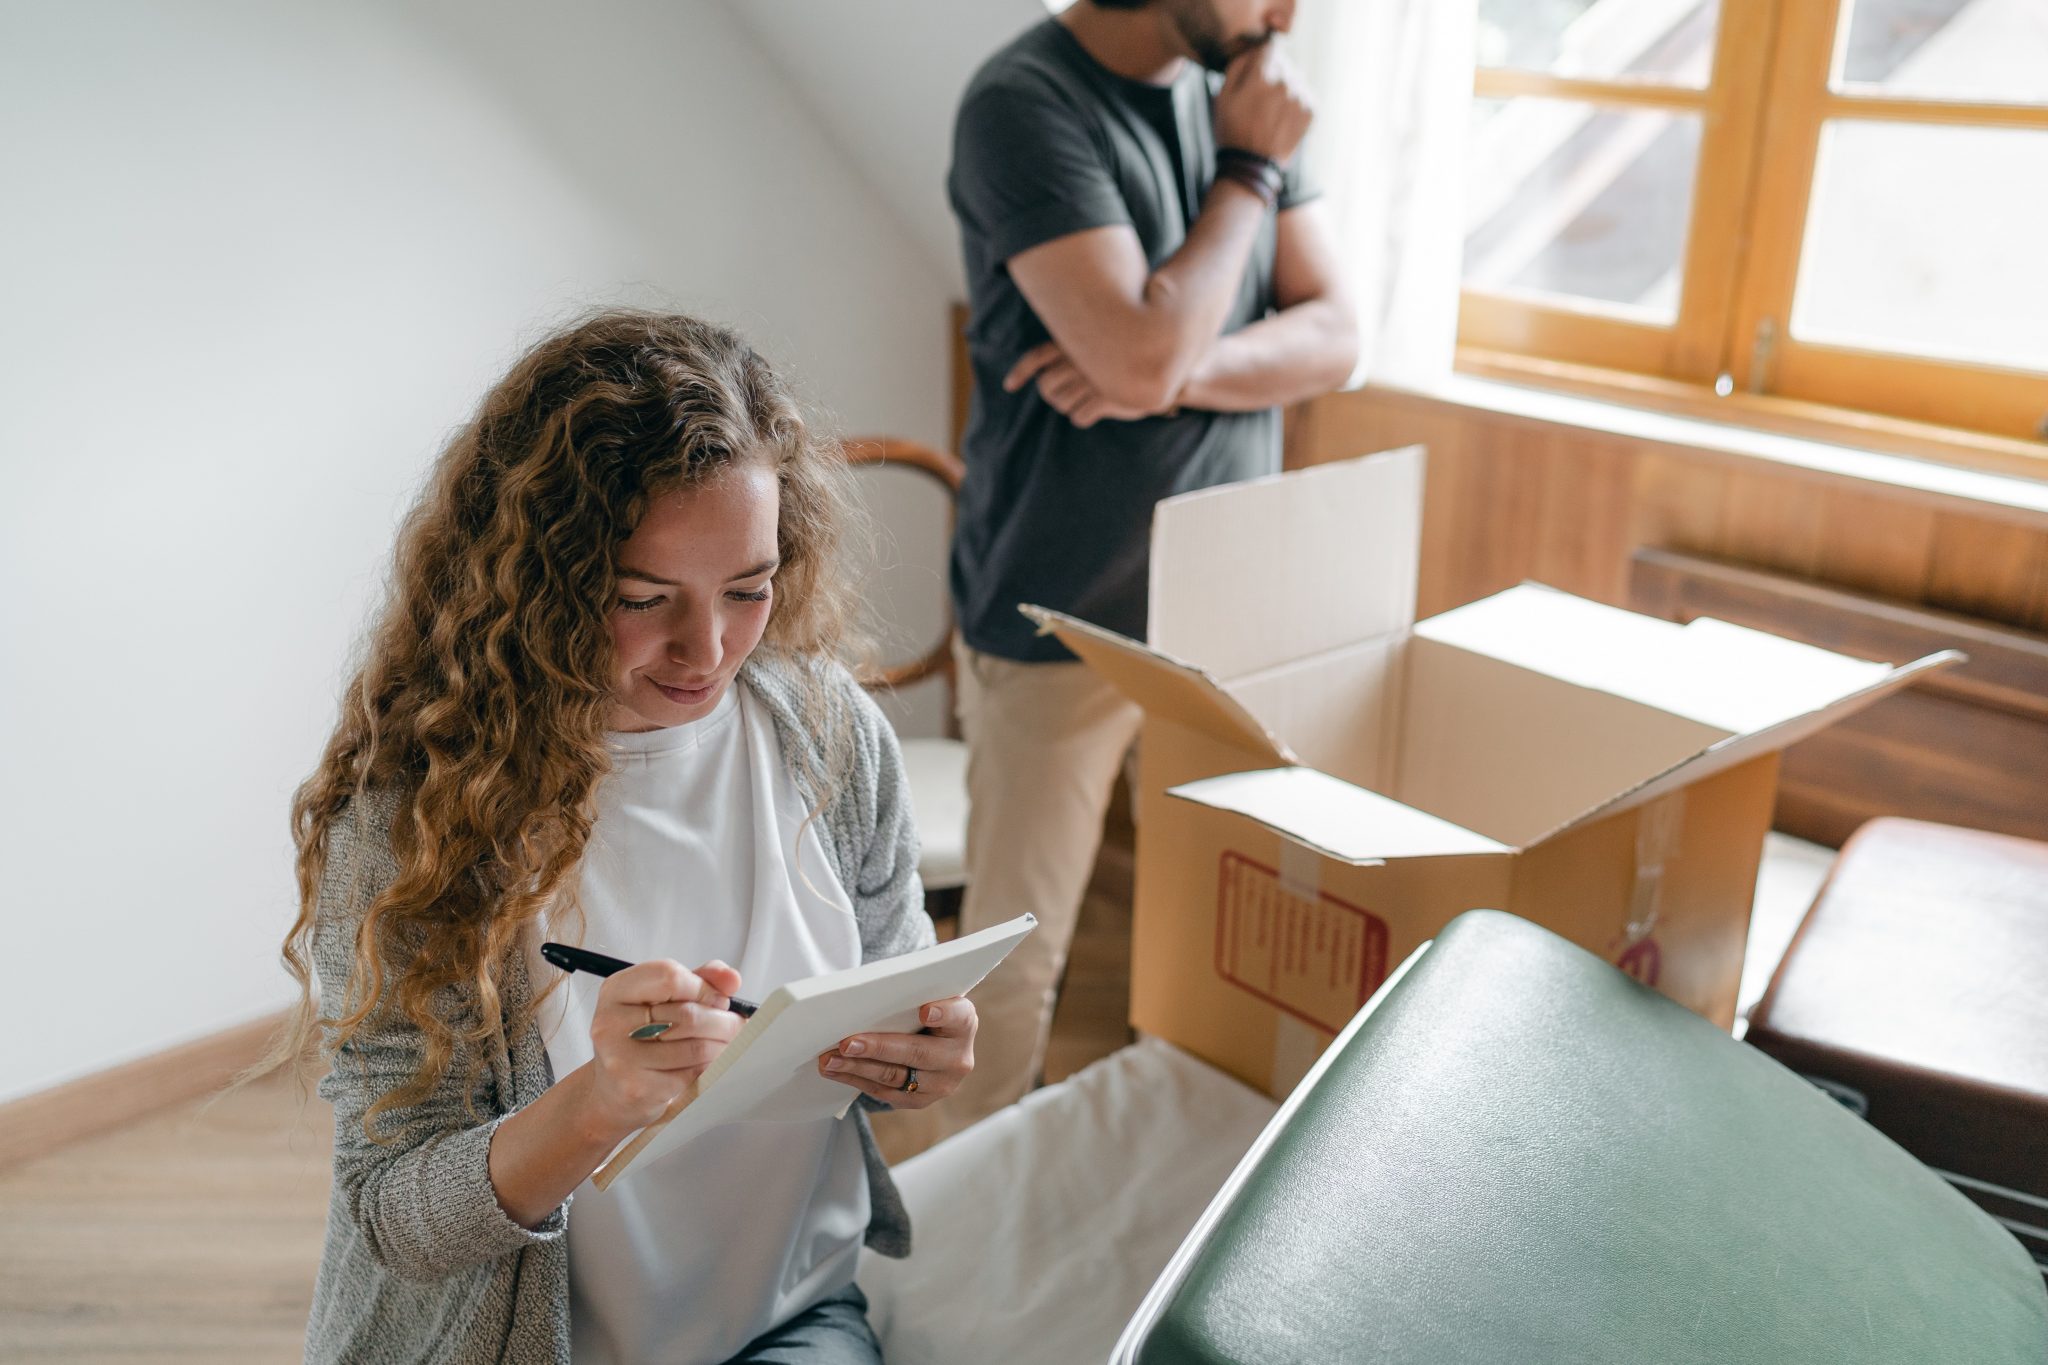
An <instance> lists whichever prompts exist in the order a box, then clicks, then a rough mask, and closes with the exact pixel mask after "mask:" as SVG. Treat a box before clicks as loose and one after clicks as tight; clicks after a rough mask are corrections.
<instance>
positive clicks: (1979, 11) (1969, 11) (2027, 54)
mask: <svg viewBox="0 0 2048 1365" xmlns="http://www.w3.org/2000/svg"><path fill="white" fill-rule="evenodd" d="M1844 11H1845V16H1846V17H1845V20H1844V22H1845V23H1847V25H1848V31H1847V34H1846V35H1845V38H1844V41H1843V44H1842V80H1843V82H1844V83H1846V84H1856V85H1870V86H1876V87H1878V88H1879V89H1881V90H1883V91H1884V92H1885V93H1886V94H1890V95H1908V96H1917V97H1919V98H1922V99H1952V100H1991V101H1997V102H2000V103H2008V104H2048V0H1845V3H1844Z"/></svg>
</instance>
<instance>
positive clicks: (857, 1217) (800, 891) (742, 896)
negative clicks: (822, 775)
mask: <svg viewBox="0 0 2048 1365" xmlns="http://www.w3.org/2000/svg"><path fill="white" fill-rule="evenodd" d="M610 738H611V741H612V746H613V749H614V751H615V752H614V770H613V772H612V774H611V776H610V777H608V778H607V779H606V780H605V783H604V785H603V787H602V788H601V790H600V792H599V812H598V818H597V824H596V827H595V829H594V831H593V832H592V835H591V839H590V844H589V846H588V848H587V850H586V851H585V853H584V857H583V866H582V875H581V880H580V883H579V886H578V898H579V901H580V903H581V906H582V911H583V932H582V936H581V942H582V945H583V946H584V947H587V948H590V949H593V950H595V951H597V952H602V953H609V954H610V955H612V956H613V957H621V958H625V959H627V960H628V961H633V962H637V961H641V960H643V959H646V958H654V957H665V958H674V959H675V960H677V961H679V962H681V963H683V964H684V965H685V966H689V967H695V966H698V965H699V964H701V963H704V962H707V961H709V960H711V959H712V958H718V959H720V960H722V961H724V962H728V963H730V964H732V965H733V966H734V967H736V968H738V969H739V972H740V977H741V993H742V994H744V995H747V996H749V997H751V998H753V999H757V1000H758V999H760V998H761V997H762V996H764V995H766V994H767V993H768V992H770V991H772V990H774V989H775V987H777V986H779V985H782V984H783V983H785V982H788V981H794V980H799V979H801V978H803V977H807V976H815V975H817V974H818V973H820V972H831V971H840V970H843V969H845V968H848V967H855V966H858V965H860V952H861V950H860V931H859V928H858V926H857V925H856V924H855V922H854V918H853V908H852V905H851V904H850V903H849V902H848V900H847V897H846V893H845V891H844V890H843V889H842V888H841V886H840V885H839V879H838V877H837V875H836V873H835V872H834V870H833V868H832V866H831V863H830V860H829V859H828V858H827V857H826V856H825V852H824V848H823V846H822V845H821V844H820V842H819V840H818V836H817V834H816V832H815V830H814V829H812V828H807V827H806V826H805V821H804V816H805V813H806V807H805V805H804V802H803V799H802V797H801V795H800V794H799V793H798V791H797V787H796V783H795V780H794V778H792V777H791V775H790V773H789V772H788V770H787V768H786V767H785V766H784V764H783V762H782V756H781V752H780V749H779V747H778V745H777V743H776V736H775V726H774V721H773V719H772V718H771V717H770V716H769V714H768V712H767V709H766V708H765V707H764V706H763V705H762V704H761V702H760V701H759V700H758V699H757V698H755V697H754V696H753V695H752V694H751V693H750V692H748V690H747V689H746V688H745V687H744V686H740V685H731V686H728V688H727V690H726V694H725V696H724V698H723V699H721V700H720V702H719V703H718V706H717V707H716V708H715V709H714V710H713V711H712V713H711V714H710V715H708V716H706V717H704V718H703V719H702V720H699V721H694V722H692V723H691V724H689V725H679V726H676V727H674V728H671V729H666V730H652V731H647V732H645V733H640V734H614V735H612V736H611V737H610ZM799 858H800V859H801V862H800V864H799V863H798V861H797V860H798V859H799ZM562 927H563V928H564V930H565V931H566V930H567V928H568V927H567V926H562ZM538 945H539V938H538V937H536V938H535V940H534V943H533V945H532V947H533V950H534V958H533V960H534V963H535V965H534V967H533V971H534V973H535V976H534V980H535V981H536V982H537V983H541V984H545V983H546V982H547V981H548V980H549V979H550V978H551V977H555V976H559V973H558V972H557V971H556V969H555V968H553V967H550V966H547V965H545V964H544V963H541V962H540V960H539V958H538V955H537V949H538ZM602 984H603V983H602V982H601V981H600V980H599V978H597V977H593V976H589V975H586V974H583V973H577V974H575V975H573V976H570V977H567V978H565V979H563V980H561V981H560V982H558V983H557V984H556V986H555V994H554V995H553V996H551V997H550V998H549V999H548V1000H547V1001H546V1002H545V1003H544V1005H543V1008H542V1013H541V1026H542V1029H543V1034H544V1036H545V1037H546V1039H547V1049H548V1060H549V1061H550V1062H551V1063H553V1065H554V1071H555V1075H556V1076H557V1077H561V1076H565V1075H567V1074H568V1073H569V1072H570V1071H572V1070H574V1069H575V1068H576V1067H579V1066H581V1065H583V1064H584V1063H585V1062H588V1061H589V1060H590V1059H591V1046H590V1018H591V1013H592V1010H593V1009H594V1008H595V1005H596V1000H597V993H598V989H599V988H600V986H601V985H602ZM867 1222H868V1186H867V1170H866V1166H865V1165H864V1163H863V1159H862V1154H861V1144H860V1135H859V1132H858V1130H857V1129H856V1127H855V1124H854V1120H853V1117H852V1116H851V1115H850V1114H849V1115H848V1116H847V1117H846V1118H843V1119H838V1120H831V1119H826V1120H820V1121H817V1122H807V1123H737V1124H730V1125H727V1126H726V1127H723V1128H718V1129H715V1130H713V1131H711V1132H709V1133H706V1134H704V1135H703V1136H701V1137H699V1138H697V1139H695V1140H694V1141H692V1142H691V1143H689V1144H688V1145H687V1146H685V1147H683V1148H681V1149H680V1150H678V1151H676V1152H673V1153H671V1154H670V1155H668V1156H666V1157H663V1158H661V1159H660V1160H657V1161H656V1162H654V1163H653V1164H652V1165H650V1166H648V1167H646V1168H644V1169H642V1168H639V1167H636V1168H635V1169H634V1170H633V1171H632V1173H631V1174H630V1175H629V1176H628V1177H627V1178H626V1179H624V1180H621V1181H619V1182H618V1183H617V1184H615V1185H613V1186H612V1188H611V1189H610V1190H609V1191H608V1192H606V1191H599V1190H598V1189H597V1188H596V1187H595V1186H593V1185H591V1184H590V1183H589V1182H588V1181H585V1182H584V1183H583V1185H582V1186H581V1187H579V1188H578V1189H577V1191H576V1197H575V1205H574V1208H573V1209H572V1211H571V1214H570V1218H569V1293H570V1301H569V1309H570V1327H571V1335H572V1341H573V1351H574V1358H575V1360H576V1362H577V1365H592V1363H593V1362H595V1363H596V1365H612V1363H613V1362H616V1363H617V1365H627V1363H628V1362H640V1361H650V1360H661V1361H721V1360H725V1359H727V1358H728V1357H730V1356H732V1355H734V1354H736V1353H737V1352H738V1351H739V1350H740V1348H742V1347H743V1346H745V1345H746V1344H747V1343H748V1342H749V1341H752V1340H753V1339H754V1338H755V1337H757V1336H759V1335H760V1334H761V1333H763V1332H765V1331H767V1330H768V1329H769V1328H770V1327H773V1326H775V1325H776V1324H778V1323H781V1322H783V1321H786V1320H787V1319H789V1318H791V1317H793V1316H795V1315H796V1314H797V1313H799V1312H802V1311H803V1310H804V1309H805V1308H808V1307H809V1306H810V1305H811V1304H813V1303H815V1302H817V1301H818V1300H819V1299H821V1298H823V1297H824V1296H825V1295H827V1294H830V1293H834V1292H836V1291H837V1290H840V1289H843V1288H844V1287H845V1286H847V1285H848V1284H850V1283H852V1281H853V1271H854V1263H855V1260H856V1258H857V1257H858V1255H859V1252H860V1246H861V1240H862V1238H863V1236H864V1235H865V1233H866V1231H867Z"/></svg>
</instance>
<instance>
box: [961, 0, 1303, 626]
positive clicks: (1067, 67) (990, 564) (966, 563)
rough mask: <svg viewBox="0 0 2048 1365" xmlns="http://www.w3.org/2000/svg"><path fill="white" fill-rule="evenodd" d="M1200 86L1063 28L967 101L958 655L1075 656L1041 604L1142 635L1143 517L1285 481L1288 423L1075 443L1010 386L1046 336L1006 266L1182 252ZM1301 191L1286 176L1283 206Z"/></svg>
mask: <svg viewBox="0 0 2048 1365" xmlns="http://www.w3.org/2000/svg"><path fill="white" fill-rule="evenodd" d="M1211 91H1212V84H1211V77H1210V75H1209V73H1207V72H1206V71H1203V70H1202V69H1200V68H1199V67H1197V66H1196V65H1195V64H1194V63H1192V62H1190V63H1188V64H1187V67H1186V69H1185V70H1184V71H1183V72H1182V73H1181V75H1180V77H1179V78H1178V79H1177V80H1176V81H1175V82H1174V83H1173V84H1172V85H1171V86H1154V85H1146V84H1144V83H1142V82H1139V81H1133V80H1128V79H1126V78H1124V77H1122V76H1119V75H1117V74H1115V73H1114V72H1111V71H1109V70H1107V69H1106V68H1104V67H1103V66H1102V65H1101V64H1100V63H1098V62H1096V61H1095V59H1094V58H1093V57H1091V56H1089V55H1088V52H1087V50H1086V49H1085V48H1083V47H1082V46H1081V44H1080V42H1079V40H1078V39H1076V38H1075V37H1074V36H1073V34H1072V33H1070V32H1068V31H1067V29H1066V28H1065V26H1064V25H1062V24H1060V23H1058V22H1057V21H1055V20H1050V19H1049V20H1046V21H1045V22H1044V23H1041V24H1038V25H1037V26H1035V27H1033V28H1031V29H1029V30H1028V31H1026V32H1025V33H1023V34H1022V35H1021V36H1019V37H1018V38H1017V39H1016V40H1015V41H1014V42H1012V43H1011V44H1010V45H1009V46H1008V47H1005V48H1004V49H1003V50H1002V51H1000V52H998V53H996V54H995V56H993V57H991V58H990V59H989V60H988V62H987V63H986V64H984V65H983V67H982V68H981V70H980V71H979V72H978V73H977V74H976V75H975V77H974V80H973V82H972V83H971V84H969V86H968V88H967V94H966V95H965V97H964V98H963V99H962V101H961V105H960V114H959V118H958V120H957V121H956V123H955V125H954V130H953V169H952V174H951V176H950V177H949V179H948V183H947V188H948V191H949V193H950V195H951V198H952V201H953V212H954V214H955V215H956V216H957V217H958V218H959V220H960V236H961V243H962V247H963V250H964V254H965V256H966V265H967V289H968V297H969V301H970V310H971V312H970V317H969V321H968V326H967V347H968V355H969V358H970V360H971V362H972V365H973V370H974V393H973V402H972V406H971V407H970V410H969V414H968V419H967V431H966V435H965V437H964V439H963V442H962V444H963V447H964V449H963V451H962V455H963V457H964V459H965V462H966V465H967V481H966V483H965V485H964V486H963V487H962V488H961V490H960V508H959V522H958V529H957V530H956V531H955V533H954V537H953V556H952V582H953V604H954V609H955V611H956V612H957V614H958V617H959V622H960V632H961V635H962V637H963V638H964V639H965V640H966V642H967V643H968V645H970V646H971V647H973V648H974V649H977V650H981V651H983V652H985V653H989V654H995V655H1000V656H1002V657H1004V658H1009V659H1019V660H1026V661H1050V660H1059V659H1071V658H1072V657H1073V656H1072V655H1071V654H1069V653H1068V652H1067V651H1066V649H1065V648H1063V647H1062V646H1061V645H1060V644H1059V643H1058V642H1057V641H1055V640H1053V639H1051V638H1050V637H1045V638H1040V637H1039V636H1038V635H1037V634H1036V632H1035V628H1034V627H1033V626H1032V624H1031V623H1030V621H1028V620H1027V619H1025V617H1024V616H1023V615H1022V614H1021V613H1019V612H1018V610H1017V607H1018V604H1020V603H1024V602H1034V603H1037V604H1038V605H1040V606H1046V607H1053V608H1056V609H1058V610H1060V611H1065V612H1070V613H1072V614H1073V615H1075V616H1079V617H1081V618H1082V619H1083V620H1087V621H1092V622H1094V623H1095V624H1097V625H1102V626H1107V627H1109V628H1110V629H1112V630H1116V631H1121V632H1122V633H1123V634H1125V635H1129V636H1132V637H1133V638H1136V639H1140V640H1142V639H1144V638H1145V607H1146V595H1147V592H1148V590H1149V573H1148V560H1149V553H1150V541H1151V529H1152V508H1153V505H1154V504H1155V503H1157V502H1158V501H1159V500H1160V499H1161V498H1166V497H1171V496H1173V495H1174V494H1176V493H1184V492H1187V491H1189V490H1190V489H1196V488H1208V487H1211V486H1213V485H1215V484H1220V483H1230V482H1234V481H1236V480H1239V479H1248V478H1254V477H1257V476H1258V475H1261V474H1271V473H1274V472H1275V471H1277V470H1278V469H1279V468H1280V412H1279V410H1278V409H1277V408H1268V409H1266V410H1264V411H1260V412H1243V413H1223V412H1197V411H1183V412H1180V413H1178V414H1176V415H1173V416H1169V417H1147V418H1143V419H1141V420H1139V421H1135V422H1118V421H1105V422H1099V423H1097V424H1096V425H1095V426H1093V427H1090V428H1088V429H1086V430H1083V429H1081V428H1079V427H1076V426H1074V425H1073V424H1072V423H1071V422H1069V421H1068V420H1067V419H1066V418H1065V417H1064V416H1062V415H1061V414H1060V413H1059V412H1057V411H1056V410H1054V409H1053V407H1052V406H1051V405H1050V404H1048V403H1047V402H1046V401H1045V400H1044V399H1043V398H1042V397H1040V396H1039V393H1038V390H1037V388H1036V387H1035V386H1026V387H1025V388H1024V389H1023V390H1022V391H1021V392H1018V393H1014V394H1008V393H1004V392H1003V376H1004V375H1005V374H1007V373H1008V372H1009V370H1010V368H1011V367H1012V366H1013V365H1015V364H1016V363H1017V361H1018V360H1019V359H1021V358H1022V357H1023V355H1024V353H1025V352H1026V351H1028V350H1030V349H1031V348H1032V347H1034V346H1036V345H1038V344H1040V343H1041V342H1044V341H1047V340H1049V339H1050V334H1049V333H1048V332H1047V331H1046V329H1045V326H1044V324H1043V323H1041V322H1040V321H1039V320H1038V317H1037V315H1036V314H1034V313H1033V312H1032V311H1031V307H1030V305H1029V304H1027V303H1026V302H1025V300H1024V296H1023V294H1022V293H1021V292H1019V290H1018V289H1017V285H1016V282H1015V281H1013V280H1012V279H1011V278H1010V272H1009V270H1008V268H1007V262H1008V261H1009V259H1010V258H1011V257H1012V256H1015V255H1016V254H1017V253H1019V252H1021V251H1025V250H1027V249H1029V248H1031V247H1034V246H1037V245H1039V244H1041V243H1043V242H1049V241H1052V240H1053V239H1054V238H1057V237H1064V236H1067V235H1068V234H1070V233H1075V232H1080V231H1083V230H1085V229H1088V228H1097V227H1106V226H1114V225H1122V224H1128V225H1129V226H1130V227H1131V228H1132V229H1134V230H1135V231H1136V233H1137V235H1138V240H1139V242H1141V243H1142V244H1143V246H1144V249H1145V257H1146V260H1147V261H1149V262H1150V264H1151V267H1152V268H1153V269H1155V270H1156V269H1158V268H1159V267H1160V266H1161V265H1163V264H1165V263H1166V261H1167V260H1168V258H1170V257H1171V256H1172V255H1173V254H1174V253H1175V252H1177V251H1179V250H1180V248H1181V244H1182V242H1183V241H1185V240H1186V237H1187V232H1188V228H1189V226H1190V225H1191V224H1192V223H1193V222H1194V220H1195V217H1196V215H1197V214H1198V213H1199V212H1200V211H1201V206H1202V200H1203V197H1204V196H1205V195H1206V194H1207V193H1208V191H1209V186H1210V184H1211V182H1212V181H1213V180H1214V178H1215V170H1216V139H1215V132H1214V128H1213V125H1212V123H1211V121H1210V99H1211ZM1309 197H1311V196H1310V194H1309V192H1307V191H1306V190H1305V189H1304V187H1303V185H1302V182H1301V180H1300V177H1299V174H1298V169H1290V171H1289V173H1288V177H1287V183H1286V186H1285V187H1284V189H1283V190H1282V193H1281V199H1280V207H1281V208H1282V209H1286V208H1291V207H1293V206H1294V205H1295V204H1297V203H1300V202H1302V201H1304V200H1306V199H1308V198H1309ZM1275 231H1276V229H1275V223H1274V216H1273V215H1272V214H1268V215H1267V218H1266V222H1265V224H1264V226H1262V227H1261V228H1260V230H1259V235H1258V239H1257V241H1256V242H1255V243H1254V245H1253V247H1252V251H1251V258H1250V262H1249V264H1248V265H1247V267H1246V269H1245V276H1244V281H1243V283H1242V284H1241V285H1240V286H1239V289H1238V295H1237V299H1236V301H1235V302H1234V303H1233V304H1232V306H1231V311H1230V317H1229V320H1228V321H1227V322H1226V323H1225V324H1224V331H1225V332H1234V331H1236V330H1238V329H1239V328H1242V327H1244V326H1245V325H1246V324H1247V323H1251V322H1256V321H1258V320H1259V319H1260V318H1262V317H1265V316H1266V315H1267V314H1268V313H1270V312H1271V311H1272V310H1273V307H1274V301H1273V250H1274V240H1275Z"/></svg>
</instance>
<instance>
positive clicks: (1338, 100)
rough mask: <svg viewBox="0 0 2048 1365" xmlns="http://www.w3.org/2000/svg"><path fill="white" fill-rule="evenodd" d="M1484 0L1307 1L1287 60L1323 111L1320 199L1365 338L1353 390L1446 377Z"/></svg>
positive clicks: (1314, 153)
mask: <svg viewBox="0 0 2048 1365" xmlns="http://www.w3.org/2000/svg"><path fill="white" fill-rule="evenodd" d="M1475 16H1476V0H1303V2H1302V4H1301V6H1300V8H1299V9H1298V10H1297V11H1296V16H1295V24H1294V32H1293V34H1292V35H1291V37H1290V40H1289V51H1290V52H1291V53H1292V55H1293V57H1294V59H1295V61H1296V62H1298V63H1299V64H1300V65H1301V67H1302V69H1303V71H1304V72H1305V73H1306V75H1307V77H1308V80H1309V85H1310V88H1311V90H1312V91H1313V92H1314V95H1315V101H1316V121H1315V125H1314V127H1313V128H1311V129H1310V131H1309V139H1308V156H1309V169H1310V173H1311V174H1312V176H1313V177H1314V178H1315V179H1316V180H1318V181H1319V182H1320V183H1321V184H1322V186H1323V189H1324V194H1325V198H1326V202H1327V204H1328V206H1329V209H1330V212H1331V216H1332V218H1333V220H1334V222H1335V225H1336V231H1337V245H1338V252H1339V257H1340V259H1341V260H1342V261H1343V263H1344V265H1345V267H1346V269H1347V271H1348V273H1349V276H1350V280H1351V284H1352V288H1353V290H1354V292H1355V293H1356V296H1357V299H1358V309H1359V326H1360V330H1361V332H1362V334H1363V335H1362V337H1361V345H1360V347H1359V365H1358V369H1357V370H1356V371H1355V372H1354V373H1353V374H1352V383H1353V384H1359V383H1364V382H1365V381H1367V380H1371V381H1372V382H1373V383H1387V384H1399V385H1402V386H1404V387H1418V388H1427V387H1430V386H1432V385H1433V384H1435V383H1436V382H1438V381H1439V380H1441V379H1443V378H1444V377H1445V376H1447V375H1449V374H1450V371H1451V359H1452V354H1453V351H1454V349H1455V347H1456V344H1457V328H1458V277H1459V260H1460V254H1461V247H1462V244H1463V240H1464V235H1465V222H1464V190H1465V138H1466V128H1467V126H1468V123H1469V120H1470V117H1471V115H1470V108H1471V101H1472V68H1473V48H1472V44H1473V30H1474V25H1475V22H1476V17H1475Z"/></svg>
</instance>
